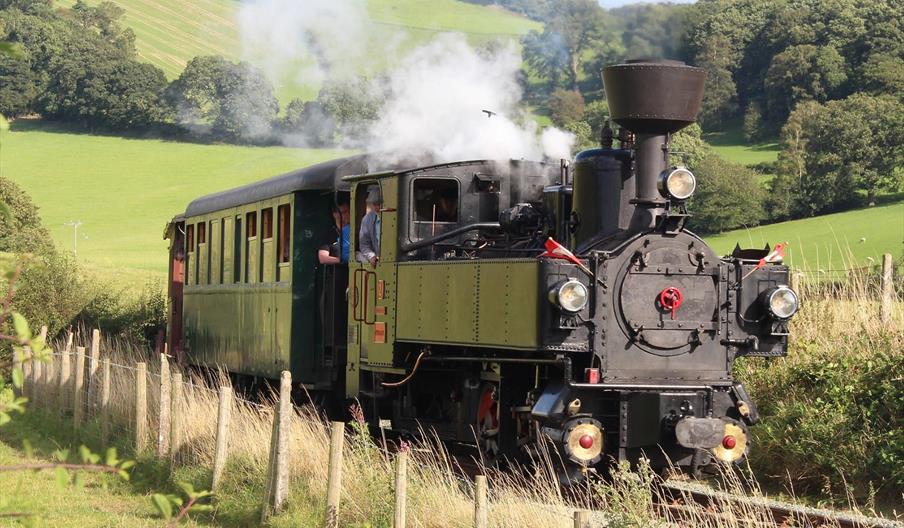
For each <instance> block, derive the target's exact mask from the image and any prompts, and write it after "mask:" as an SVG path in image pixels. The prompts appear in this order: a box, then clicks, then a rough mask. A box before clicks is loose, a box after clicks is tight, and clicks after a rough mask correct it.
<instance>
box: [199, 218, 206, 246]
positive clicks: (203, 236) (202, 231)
mask: <svg viewBox="0 0 904 528" xmlns="http://www.w3.org/2000/svg"><path fill="white" fill-rule="evenodd" d="M206 242H207V224H206V223H205V222H199V223H198V248H199V249H200V248H201V244H204V243H206Z"/></svg>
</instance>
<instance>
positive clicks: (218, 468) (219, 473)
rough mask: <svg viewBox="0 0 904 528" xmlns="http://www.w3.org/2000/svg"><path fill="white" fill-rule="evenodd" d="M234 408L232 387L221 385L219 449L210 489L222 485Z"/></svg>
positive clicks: (218, 431) (214, 489)
mask: <svg viewBox="0 0 904 528" xmlns="http://www.w3.org/2000/svg"><path fill="white" fill-rule="evenodd" d="M231 410H232V388H231V387H220V408H219V410H218V412H217V450H216V452H215V454H214V458H213V481H212V482H211V485H210V491H216V490H217V488H218V487H220V481H221V480H222V478H223V470H224V469H225V468H226V457H227V456H228V454H229V414H230V411H231Z"/></svg>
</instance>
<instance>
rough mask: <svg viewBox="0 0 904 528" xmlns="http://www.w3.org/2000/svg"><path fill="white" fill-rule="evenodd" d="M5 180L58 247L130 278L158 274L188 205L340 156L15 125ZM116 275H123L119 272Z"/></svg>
mask: <svg viewBox="0 0 904 528" xmlns="http://www.w3.org/2000/svg"><path fill="white" fill-rule="evenodd" d="M0 149H2V151H0V155H2V158H0V175H2V176H3V177H6V178H9V179H11V180H13V181H15V182H16V183H18V184H19V185H21V186H22V187H23V188H24V189H25V190H26V191H27V192H28V193H30V194H31V195H32V196H33V197H34V200H35V201H36V202H37V204H38V205H39V206H40V207H41V215H42V218H43V220H44V223H45V225H47V227H48V228H49V229H50V232H51V234H52V235H53V237H54V239H55V240H56V242H57V244H58V246H59V247H61V248H64V249H73V244H74V242H73V229H72V228H71V227H69V226H66V225H64V224H65V223H67V222H71V221H80V222H82V225H81V226H80V227H79V231H78V256H79V258H80V259H81V260H83V261H86V262H88V263H89V264H91V265H92V266H93V267H96V268H98V269H99V270H103V269H111V270H123V271H125V273H126V275H125V276H126V277H127V278H128V280H130V281H140V282H141V283H142V284H143V282H144V281H142V280H141V279H142V277H145V278H147V277H148V276H151V277H162V274H163V271H164V270H165V269H166V264H165V249H166V243H165V241H164V240H163V238H162V237H163V229H164V227H165V224H166V222H167V221H168V220H169V219H170V218H172V217H173V216H175V215H176V214H178V213H180V212H182V211H184V210H185V206H186V205H187V204H188V202H189V201H191V200H192V199H194V198H196V197H198V196H200V195H202V194H207V193H210V192H214V191H218V190H222V189H225V188H228V187H234V186H236V185H241V184H243V183H248V182H251V181H255V180H258V179H261V178H264V177H267V176H273V175H275V174H279V173H282V172H286V171H289V170H292V169H296V168H299V167H303V166H306V165H309V164H312V163H316V162H319V161H323V160H326V159H331V158H335V157H339V156H341V155H343V154H344V152H343V151H338V150H326V149H324V150H318V149H290V148H282V147H265V148H262V147H236V146H230V145H203V144H193V143H178V142H170V141H162V140H156V139H125V138H119V137H106V136H92V135H88V134H73V133H67V132H66V131H65V130H59V129H55V128H53V127H51V126H47V125H44V124H40V123H34V122H23V121H19V122H17V123H14V124H13V126H12V129H11V131H10V132H4V133H3V136H2V138H0ZM118 273H119V271H117V274H118Z"/></svg>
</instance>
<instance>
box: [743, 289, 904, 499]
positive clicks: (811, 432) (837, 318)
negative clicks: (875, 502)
mask: <svg viewBox="0 0 904 528" xmlns="http://www.w3.org/2000/svg"><path fill="white" fill-rule="evenodd" d="M871 282H873V280H872V278H871V276H870V275H868V274H864V275H862V276H852V277H851V278H849V279H848V280H847V281H845V282H844V283H841V284H835V285H832V287H826V285H824V284H823V283H822V282H821V281H819V282H817V281H816V280H813V281H810V280H802V281H801V284H800V290H801V295H802V304H801V310H800V312H799V313H798V314H797V315H796V316H795V318H794V319H793V320H792V328H791V339H792V341H791V345H790V349H789V352H788V356H787V357H786V358H781V359H771V360H766V361H763V360H761V359H742V360H740V361H738V363H737V371H736V373H737V375H738V378H739V379H740V380H742V381H743V382H744V383H745V385H746V386H747V388H748V390H749V391H750V394H751V397H752V398H753V400H754V401H755V402H756V403H757V405H758V407H759V412H760V415H761V417H762V422H761V423H760V424H758V425H756V426H755V427H753V428H752V429H751V433H752V435H753V446H752V449H751V465H752V466H753V468H754V469H755V470H756V471H757V473H759V474H760V475H761V478H768V477H773V478H774V477H778V478H779V479H784V478H788V479H790V481H791V484H792V485H793V487H794V489H795V490H796V491H799V492H804V493H813V492H820V491H821V492H823V493H825V494H827V495H829V496H834V498H837V499H841V500H846V499H847V497H846V496H845V495H846V494H847V493H852V494H853V495H854V496H855V497H857V498H858V499H863V498H864V497H866V498H868V499H871V498H872V495H873V493H874V492H875V493H877V494H879V495H882V496H885V497H889V498H891V499H893V500H895V499H896V500H900V491H899V490H900V489H901V488H902V487H904V472H902V471H901V468H902V467H904V431H902V422H901V419H900V410H901V409H902V408H904V354H902V353H901V350H904V319H902V315H904V314H902V313H901V311H900V306H901V305H900V303H899V304H898V309H897V310H896V313H895V315H894V316H893V318H892V320H891V321H889V322H888V323H887V324H882V323H881V322H880V321H879V318H878V317H877V316H878V302H876V288H875V285H873V284H871ZM896 494H897V497H895V495H896Z"/></svg>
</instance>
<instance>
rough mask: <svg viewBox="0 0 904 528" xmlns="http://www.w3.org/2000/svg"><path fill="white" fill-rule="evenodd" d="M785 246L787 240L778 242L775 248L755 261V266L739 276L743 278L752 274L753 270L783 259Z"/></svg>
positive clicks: (786, 245)
mask: <svg viewBox="0 0 904 528" xmlns="http://www.w3.org/2000/svg"><path fill="white" fill-rule="evenodd" d="M786 247H788V243H787V242H784V243H782V242H779V243H778V244H776V245H775V249H773V250H772V251H770V252H769V254H768V255H766V256H765V257H763V258H761V259H760V261H759V262H757V263H756V266H754V267H753V269H752V270H750V271H748V272H747V273H746V274H745V275H744V276H743V277H741V280H744V279H746V278H747V277H749V276H751V275H753V272H755V271H756V270H758V269H761V268H762V267H764V266H765V265H766V264H774V263H777V262H782V261H783V260H785V248H786Z"/></svg>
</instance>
